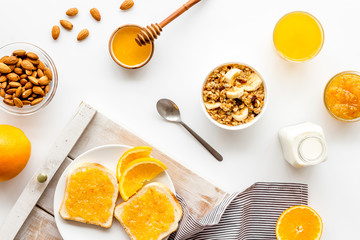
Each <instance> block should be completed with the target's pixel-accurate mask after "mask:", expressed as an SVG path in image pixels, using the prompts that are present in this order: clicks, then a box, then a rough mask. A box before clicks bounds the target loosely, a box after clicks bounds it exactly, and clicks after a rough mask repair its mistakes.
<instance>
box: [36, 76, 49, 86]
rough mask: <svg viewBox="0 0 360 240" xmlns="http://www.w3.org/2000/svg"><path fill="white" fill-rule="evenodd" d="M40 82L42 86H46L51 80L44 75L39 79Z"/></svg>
mask: <svg viewBox="0 0 360 240" xmlns="http://www.w3.org/2000/svg"><path fill="white" fill-rule="evenodd" d="M38 82H39V84H40V85H42V86H46V85H48V84H49V83H50V82H51V81H50V80H49V79H48V77H47V76H43V77H41V78H40V79H39V81H38Z"/></svg>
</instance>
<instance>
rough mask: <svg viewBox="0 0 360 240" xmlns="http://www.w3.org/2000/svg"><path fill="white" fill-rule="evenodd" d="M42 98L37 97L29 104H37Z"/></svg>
mask: <svg viewBox="0 0 360 240" xmlns="http://www.w3.org/2000/svg"><path fill="white" fill-rule="evenodd" d="M43 99H44V98H37V99H35V100H33V101H32V102H31V106H34V105H36V104H39V103H40V102H41V101H42V100H43Z"/></svg>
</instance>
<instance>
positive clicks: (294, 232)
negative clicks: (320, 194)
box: [275, 205, 323, 240]
mask: <svg viewBox="0 0 360 240" xmlns="http://www.w3.org/2000/svg"><path fill="white" fill-rule="evenodd" d="M322 230H323V223H322V220H321V218H320V216H319V214H318V213H317V212H315V210H314V209H312V208H310V207H308V206H303V205H299V206H293V207H291V208H288V209H286V210H285V211H284V212H283V213H282V214H281V215H280V217H279V219H278V221H277V223H276V230H275V233H276V237H277V239H278V240H290V239H291V240H318V239H320V238H321V234H322Z"/></svg>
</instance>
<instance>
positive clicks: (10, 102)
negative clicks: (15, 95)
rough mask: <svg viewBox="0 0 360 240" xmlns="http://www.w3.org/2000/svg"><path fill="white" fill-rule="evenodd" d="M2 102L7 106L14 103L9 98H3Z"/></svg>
mask: <svg viewBox="0 0 360 240" xmlns="http://www.w3.org/2000/svg"><path fill="white" fill-rule="evenodd" d="M3 102H4V103H6V104H7V105H9V106H14V105H15V104H14V101H13V100H10V99H4V100H3Z"/></svg>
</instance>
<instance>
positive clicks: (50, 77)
mask: <svg viewBox="0 0 360 240" xmlns="http://www.w3.org/2000/svg"><path fill="white" fill-rule="evenodd" d="M44 73H45V75H46V76H47V78H48V79H49V80H52V78H53V75H52V72H51V70H50V68H45V72H44Z"/></svg>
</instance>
